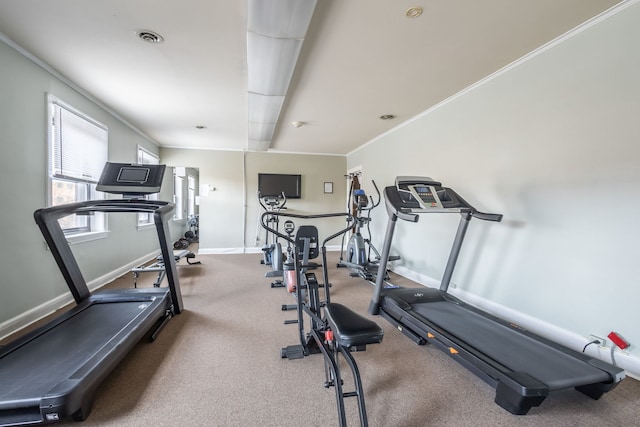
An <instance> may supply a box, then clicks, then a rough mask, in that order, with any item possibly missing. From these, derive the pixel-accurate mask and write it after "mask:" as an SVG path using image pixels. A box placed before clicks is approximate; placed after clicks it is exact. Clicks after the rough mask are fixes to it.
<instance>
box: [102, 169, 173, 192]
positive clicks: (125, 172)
mask: <svg viewBox="0 0 640 427" xmlns="http://www.w3.org/2000/svg"><path fill="white" fill-rule="evenodd" d="M164 171H165V165H147V164H145V165H141V164H131V163H110V162H108V163H107V164H106V165H105V166H104V169H103V170H102V175H101V176H100V180H99V181H98V185H97V186H96V190H98V191H104V192H105V193H113V194H124V195H130V196H138V195H144V194H153V193H158V192H159V191H160V187H161V186H162V179H163V177H164Z"/></svg>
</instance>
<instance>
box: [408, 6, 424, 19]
mask: <svg viewBox="0 0 640 427" xmlns="http://www.w3.org/2000/svg"><path fill="white" fill-rule="evenodd" d="M422 12H423V9H422V8H421V7H420V6H415V7H410V8H409V9H407V11H406V12H405V15H407V17H408V18H417V17H418V16H420V15H422Z"/></svg>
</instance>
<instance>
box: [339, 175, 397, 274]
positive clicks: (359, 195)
mask: <svg viewBox="0 0 640 427" xmlns="http://www.w3.org/2000/svg"><path fill="white" fill-rule="evenodd" d="M355 182H356V181H355V180H354V181H352V183H351V188H350V191H349V193H350V196H349V199H350V200H352V201H353V206H354V208H355V211H356V212H355V226H354V231H353V233H352V234H351V237H349V241H348V242H347V247H346V250H345V246H344V239H345V236H346V234H343V235H342V244H341V250H340V261H339V262H338V264H337V267H339V268H340V267H347V268H348V269H349V270H351V276H352V277H361V278H363V279H364V280H367V281H369V282H372V283H373V282H375V280H376V274H377V272H378V266H379V264H380V253H379V252H378V250H377V249H376V248H375V246H373V243H371V228H370V227H369V223H370V222H371V211H372V210H373V209H374V208H376V207H377V206H378V205H379V204H380V201H381V197H380V190H378V186H377V185H376V182H375V181H373V180H372V181H371V183H372V184H373V187H374V188H375V190H376V193H377V195H378V197H377V201H374V199H373V197H371V196H368V197H367V194H366V193H365V191H364V190H363V189H362V188H354V183H355ZM363 229H366V233H367V237H366V238H365V237H364V235H363V234H362V230H363ZM372 252H373V254H374V258H373V259H371V253H372ZM399 259H400V257H399V256H395V255H394V256H390V257H389V261H397V260H399ZM388 279H389V276H388V271H385V277H384V280H388Z"/></svg>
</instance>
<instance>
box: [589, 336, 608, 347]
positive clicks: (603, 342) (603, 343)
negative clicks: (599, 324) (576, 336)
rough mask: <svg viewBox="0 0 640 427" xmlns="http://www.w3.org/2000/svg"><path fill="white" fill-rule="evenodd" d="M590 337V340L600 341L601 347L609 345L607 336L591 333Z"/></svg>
mask: <svg viewBox="0 0 640 427" xmlns="http://www.w3.org/2000/svg"><path fill="white" fill-rule="evenodd" d="M587 338H588V339H589V341H596V340H597V341H600V343H599V344H598V346H599V347H608V346H609V344H608V342H607V340H606V339H605V338H602V337H599V336H597V335H589V336H588V337H587Z"/></svg>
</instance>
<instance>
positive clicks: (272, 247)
mask: <svg viewBox="0 0 640 427" xmlns="http://www.w3.org/2000/svg"><path fill="white" fill-rule="evenodd" d="M258 202H259V203H260V206H262V208H263V209H264V210H265V212H264V215H267V222H268V223H269V224H271V225H274V224H275V230H276V234H274V233H270V232H269V229H267V230H266V232H265V239H264V240H265V243H264V245H263V246H262V259H261V260H260V264H264V265H270V266H271V271H269V272H267V273H266V274H265V277H278V276H282V263H283V254H282V245H280V242H278V233H277V230H278V223H279V219H278V215H277V213H279V212H280V210H282V209H286V207H285V205H286V204H287V197H286V196H285V194H284V192H283V193H282V194H281V195H278V196H263V195H262V194H260V192H258ZM272 228H273V227H272ZM269 234H272V235H273V237H272V240H271V243H269Z"/></svg>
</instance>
